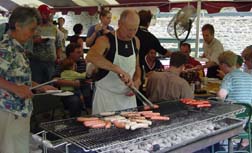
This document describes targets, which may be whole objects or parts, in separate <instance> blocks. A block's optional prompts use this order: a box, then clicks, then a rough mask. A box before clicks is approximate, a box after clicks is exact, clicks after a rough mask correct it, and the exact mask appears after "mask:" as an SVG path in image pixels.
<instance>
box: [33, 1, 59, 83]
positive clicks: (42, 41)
mask: <svg viewBox="0 0 252 153" xmlns="http://www.w3.org/2000/svg"><path fill="white" fill-rule="evenodd" d="M38 11H39V12H40V15H41V18H42V23H41V24H40V25H39V27H38V29H37V34H36V35H35V36H34V38H33V54H32V56H31V70H32V80H33V81H36V82H38V83H43V82H46V81H49V80H50V79H51V78H52V75H53V74H54V71H55V61H56V62H58V61H59V60H60V57H61V52H62V48H61V47H62V42H61V39H60V34H59V32H58V31H57V27H56V26H54V25H53V24H52V17H53V11H52V9H50V8H49V7H48V6H47V5H40V6H39V7H38Z"/></svg>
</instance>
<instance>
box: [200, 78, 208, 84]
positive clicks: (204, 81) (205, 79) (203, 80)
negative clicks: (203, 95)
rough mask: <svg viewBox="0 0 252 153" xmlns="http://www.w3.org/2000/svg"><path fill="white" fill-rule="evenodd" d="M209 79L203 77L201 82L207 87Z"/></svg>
mask: <svg viewBox="0 0 252 153" xmlns="http://www.w3.org/2000/svg"><path fill="white" fill-rule="evenodd" d="M207 81H208V78H207V77H202V78H201V82H202V84H203V85H207Z"/></svg>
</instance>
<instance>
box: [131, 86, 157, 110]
mask: <svg viewBox="0 0 252 153" xmlns="http://www.w3.org/2000/svg"><path fill="white" fill-rule="evenodd" d="M130 89H132V91H133V92H134V93H135V95H136V96H137V98H138V99H139V100H141V101H142V102H143V103H144V104H146V105H149V106H150V107H151V108H154V105H153V103H152V102H151V101H149V99H147V98H146V97H145V96H144V95H143V94H142V93H141V92H140V91H139V90H137V88H136V87H134V86H132V87H130Z"/></svg>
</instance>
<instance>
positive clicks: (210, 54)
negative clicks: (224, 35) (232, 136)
mask: <svg viewBox="0 0 252 153" xmlns="http://www.w3.org/2000/svg"><path fill="white" fill-rule="evenodd" d="M111 16H112V14H111V12H110V11H108V10H102V11H101V12H100V16H99V18H100V23H98V24H95V25H93V26H91V27H90V29H89V30H88V33H87V38H86V40H85V41H86V44H87V46H89V47H90V49H89V51H88V54H87V57H86V59H84V58H83V43H84V40H83V39H82V37H81V36H80V35H81V34H82V32H83V26H82V25H81V24H76V25H74V26H73V31H74V33H75V34H74V35H73V36H71V37H70V38H69V40H70V44H68V45H67V46H65V41H66V40H67V39H68V30H66V29H65V28H64V27H63V26H64V23H65V19H64V18H62V17H60V18H58V27H56V26H55V25H53V11H52V10H51V9H50V8H49V7H48V6H46V5H41V6H39V7H38V8H37V9H35V8H30V7H17V8H16V9H15V10H14V11H13V12H12V14H11V16H10V18H9V22H8V24H5V25H4V30H2V31H1V32H2V33H5V34H3V35H1V41H0V61H1V62H0V97H1V98H0V152H3V153H5V152H20V153H27V152H29V132H30V127H29V125H30V123H29V122H30V117H31V112H32V97H33V95H34V93H37V92H45V91H46V90H55V89H57V88H59V89H61V90H63V91H71V92H72V93H73V95H69V96H66V97H63V98H62V102H63V104H64V106H65V108H66V109H67V110H68V111H69V117H77V116H81V112H82V109H83V107H84V104H85V103H87V101H90V103H91V104H92V114H98V113H101V112H108V111H118V110H124V109H128V108H135V107H137V106H140V105H142V103H141V101H137V98H136V96H135V94H134V93H133V91H132V88H136V89H139V90H140V91H141V92H143V94H145V95H146V97H147V98H148V99H149V100H151V101H152V102H158V101H164V100H175V99H180V98H193V97H194V93H193V91H192V89H191V87H190V85H189V83H188V82H187V81H186V80H185V79H183V78H181V77H180V74H181V72H183V71H184V70H186V69H194V70H196V71H198V72H199V73H202V76H205V74H204V69H205V68H207V74H206V76H207V77H214V78H215V77H216V78H217V77H218V78H221V79H223V80H222V83H221V86H220V90H219V92H218V93H217V95H218V96H219V97H220V98H222V99H228V100H232V101H236V102H245V103H249V104H251V102H252V96H251V95H252V94H250V93H252V77H251V73H252V71H251V70H252V46H248V47H246V48H245V49H244V51H243V52H242V54H241V56H239V55H236V54H235V53H233V52H232V51H224V47H223V45H222V44H221V42H220V41H219V40H218V39H217V38H215V36H214V34H215V30H214V27H213V25H211V24H205V25H204V26H203V27H202V35H203V39H204V44H203V49H204V53H203V55H202V57H204V58H207V59H208V62H206V64H203V65H202V64H201V63H200V62H198V61H197V60H195V59H194V58H193V57H192V56H190V53H191V46H190V44H189V43H186V42H184V43H181V44H180V46H179V48H178V51H175V52H172V51H170V50H167V49H165V48H164V47H163V46H162V45H161V43H160V42H159V40H158V39H157V38H156V37H155V35H154V34H152V33H151V32H150V31H148V27H149V26H150V22H151V19H152V13H151V12H150V11H146V10H141V11H139V12H136V11H135V10H130V9H126V10H124V11H122V13H121V14H120V18H119V20H118V28H117V29H114V28H113V27H112V26H110V25H109V24H110V22H111ZM6 27H7V28H6ZM6 29H7V30H6ZM35 31H36V32H35ZM157 53H159V54H162V55H164V56H166V57H170V66H169V68H168V69H166V70H165V69H164V66H163V65H162V64H161V62H160V61H159V60H158V59H157V57H156V54H157ZM243 59H244V61H245V62H244V63H245V70H244V71H243V70H241V69H240V67H241V65H242V63H243ZM87 62H88V63H91V64H92V65H93V66H94V67H95V69H96V70H95V74H93V75H92V81H94V82H95V90H94V93H93V95H92V94H91V92H90V90H91V88H90V84H89V83H88V82H87V76H88V75H87V74H86V64H87ZM55 78H60V79H59V80H58V81H57V82H56V83H55V84H53V86H52V85H45V86H42V87H40V88H38V89H36V90H30V88H31V87H32V86H36V85H38V84H41V83H44V82H47V81H50V80H52V79H55ZM145 78H148V82H147V85H146V88H145V89H144V88H143V83H144V80H145ZM92 96H93V99H92V98H91V97H92ZM91 99H92V100H91ZM14 131H15V132H14Z"/></svg>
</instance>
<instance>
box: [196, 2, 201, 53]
mask: <svg viewBox="0 0 252 153" xmlns="http://www.w3.org/2000/svg"><path fill="white" fill-rule="evenodd" d="M200 11H201V0H198V1H197V19H196V42H195V49H196V50H195V57H199V43H200V42H199V32H200Z"/></svg>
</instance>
